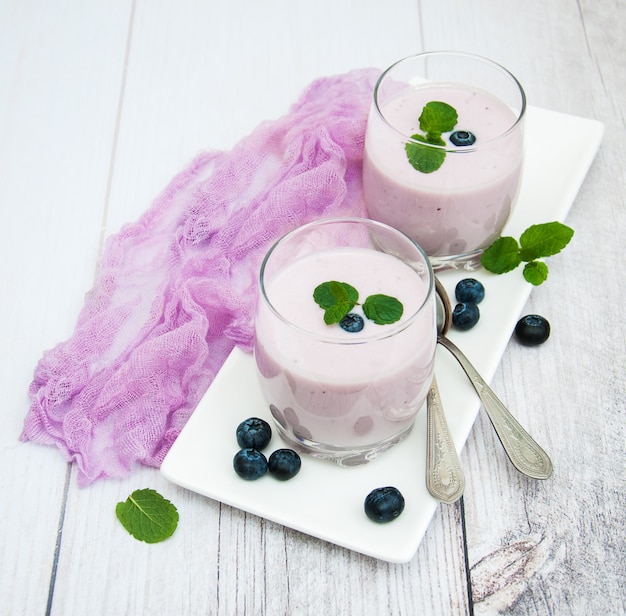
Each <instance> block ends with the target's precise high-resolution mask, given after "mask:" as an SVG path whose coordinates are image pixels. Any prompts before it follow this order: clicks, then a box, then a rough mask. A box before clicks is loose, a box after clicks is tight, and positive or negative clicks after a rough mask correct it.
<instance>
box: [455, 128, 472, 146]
mask: <svg viewBox="0 0 626 616" xmlns="http://www.w3.org/2000/svg"><path fill="white" fill-rule="evenodd" d="M450 141H452V143H454V145H457V146H466V145H474V143H476V136H475V135H474V133H470V132H469V131H468V130H455V131H454V132H453V133H452V134H451V135H450Z"/></svg>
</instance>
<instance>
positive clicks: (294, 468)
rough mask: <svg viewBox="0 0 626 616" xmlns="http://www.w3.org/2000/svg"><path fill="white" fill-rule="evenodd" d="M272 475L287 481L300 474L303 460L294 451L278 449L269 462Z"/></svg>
mask: <svg viewBox="0 0 626 616" xmlns="http://www.w3.org/2000/svg"><path fill="white" fill-rule="evenodd" d="M267 466H268V469H269V472H270V475H272V476H273V477H276V479H280V480H281V481H287V479H291V478H292V477H295V476H296V475H297V474H298V473H299V472H300V467H301V466H302V460H301V459H300V456H299V455H298V454H297V453H296V452H295V451H294V450H293V449H277V450H276V451H275V452H273V453H272V455H271V456H270V459H269V460H268V462H267Z"/></svg>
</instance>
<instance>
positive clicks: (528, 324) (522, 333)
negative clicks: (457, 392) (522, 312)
mask: <svg viewBox="0 0 626 616" xmlns="http://www.w3.org/2000/svg"><path fill="white" fill-rule="evenodd" d="M515 337H516V338H517V340H518V341H519V342H520V343H521V344H523V345H526V346H537V345H538V344H543V343H544V342H545V341H546V340H547V339H548V338H549V337H550V323H549V322H548V320H547V319H546V318H545V317H542V316H541V315H539V314H527V315H526V316H524V317H522V318H521V319H520V320H519V321H518V322H517V325H516V326H515Z"/></svg>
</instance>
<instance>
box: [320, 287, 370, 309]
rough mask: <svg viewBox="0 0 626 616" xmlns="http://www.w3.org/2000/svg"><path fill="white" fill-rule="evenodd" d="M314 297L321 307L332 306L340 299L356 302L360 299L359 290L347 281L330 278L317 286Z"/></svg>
mask: <svg viewBox="0 0 626 616" xmlns="http://www.w3.org/2000/svg"><path fill="white" fill-rule="evenodd" d="M313 299H314V300H315V303H316V304H317V305H318V306H319V307H320V308H324V309H326V308H330V307H331V306H334V305H335V304H336V303H337V302H340V301H348V300H349V301H353V302H354V303H355V304H356V302H357V301H358V299H359V293H358V291H357V290H356V289H355V288H354V287H353V286H350V285H349V284H348V283H347V282H337V281H336V280H330V281H329V282H323V283H322V284H320V285H318V286H317V287H315V291H313Z"/></svg>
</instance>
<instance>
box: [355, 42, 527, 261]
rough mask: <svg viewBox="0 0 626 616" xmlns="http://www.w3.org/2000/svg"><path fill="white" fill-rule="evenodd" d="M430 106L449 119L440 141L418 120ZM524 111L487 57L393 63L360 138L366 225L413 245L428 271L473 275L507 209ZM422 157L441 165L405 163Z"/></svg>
mask: <svg viewBox="0 0 626 616" xmlns="http://www.w3.org/2000/svg"><path fill="white" fill-rule="evenodd" d="M431 102H435V103H439V102H443V103H445V104H446V105H448V106H450V107H452V108H453V110H455V111H456V113H457V121H456V123H455V125H454V127H453V128H452V127H449V126H446V128H450V130H446V131H444V132H443V133H441V134H440V135H438V134H430V135H429V134H428V132H429V120H428V118H427V119H426V120H425V121H424V124H423V123H422V120H421V119H420V118H421V116H422V113H423V111H424V108H425V106H426V105H427V104H428V103H431ZM525 109H526V97H525V94H524V90H523V88H522V86H521V85H520V83H519V82H518V80H517V79H516V78H515V77H514V76H513V75H512V74H511V73H510V72H509V71H508V70H506V69H505V68H503V67H502V66H500V65H498V64H496V63H495V62H492V61H491V60H488V59H486V58H482V57H480V56H475V55H472V54H467V53H457V52H431V53H423V54H418V55H415V56H410V57H408V58H405V59H403V60H400V61H399V62H396V63H395V64H393V65H392V66H391V67H389V68H388V69H387V70H386V71H385V72H384V73H383V74H382V75H381V76H380V78H379V80H378V82H377V84H376V87H375V90H374V100H373V103H372V108H371V111H370V116H369V120H368V126H367V133H366V139H365V155H364V161H363V188H364V192H365V201H366V204H367V208H368V213H369V215H370V217H371V218H373V219H375V220H379V221H382V222H385V223H387V224H389V225H391V226H393V227H396V228H397V229H400V230H402V231H404V233H406V234H407V235H409V236H410V237H412V238H413V239H415V240H416V241H417V242H418V243H419V245H420V246H421V247H422V248H423V249H424V250H425V251H426V253H427V254H428V255H429V257H430V258H431V262H432V264H433V267H434V268H435V270H437V269H439V268H444V267H463V268H465V269H474V268H475V267H477V266H478V265H479V262H480V255H481V253H482V251H483V250H484V249H485V248H486V247H487V246H489V245H490V244H491V243H492V242H493V241H494V240H495V239H497V237H498V236H499V235H500V234H501V232H502V229H503V227H504V225H505V224H506V222H507V220H508V219H509V216H510V215H511V212H512V210H513V207H514V205H515V201H516V198H517V194H518V191H519V185H520V177H521V173H522V160H523V150H524V130H523V125H524V118H525ZM468 133H469V135H468ZM459 136H460V137H461V138H459ZM455 142H456V143H460V145H456V144H455ZM420 148H421V149H420ZM425 151H429V152H428V154H433V155H434V156H435V157H440V160H442V162H441V164H440V166H439V167H438V168H436V169H435V170H432V169H431V168H429V167H428V165H423V164H420V163H418V164H417V166H416V164H415V161H413V162H411V160H410V159H409V158H410V156H409V154H410V153H411V154H412V155H414V156H415V154H416V153H417V154H418V155H419V154H420V153H423V152H425Z"/></svg>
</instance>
